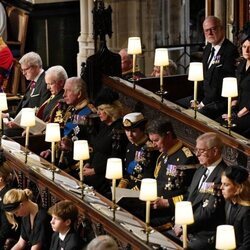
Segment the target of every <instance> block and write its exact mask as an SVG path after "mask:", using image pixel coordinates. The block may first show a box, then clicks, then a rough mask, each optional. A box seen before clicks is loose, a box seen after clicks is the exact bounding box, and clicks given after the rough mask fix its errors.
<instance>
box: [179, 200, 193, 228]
mask: <svg viewBox="0 0 250 250" xmlns="http://www.w3.org/2000/svg"><path fill="white" fill-rule="evenodd" d="M192 223H194V215H193V208H192V204H191V202H190V201H180V202H177V203H176V204H175V224H177V225H189V224H192Z"/></svg>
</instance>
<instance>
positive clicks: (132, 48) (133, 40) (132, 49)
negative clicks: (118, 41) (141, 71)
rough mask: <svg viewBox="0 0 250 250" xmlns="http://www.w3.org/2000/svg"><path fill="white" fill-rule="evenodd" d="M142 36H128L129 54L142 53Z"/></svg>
mask: <svg viewBox="0 0 250 250" xmlns="http://www.w3.org/2000/svg"><path fill="white" fill-rule="evenodd" d="M141 52H142V51H141V38H140V37H129V38H128V54H130V55H137V54H141Z"/></svg>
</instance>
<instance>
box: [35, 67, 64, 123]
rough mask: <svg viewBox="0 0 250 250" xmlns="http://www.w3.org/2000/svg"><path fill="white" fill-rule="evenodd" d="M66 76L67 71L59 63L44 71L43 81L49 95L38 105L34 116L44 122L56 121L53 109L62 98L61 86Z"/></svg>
mask: <svg viewBox="0 0 250 250" xmlns="http://www.w3.org/2000/svg"><path fill="white" fill-rule="evenodd" d="M67 78H68V75H67V72H66V71H65V69H64V68H63V67H62V66H60V65H57V66H53V67H51V68H49V69H48V70H47V71H46V72H45V82H46V84H47V88H48V89H49V90H50V92H51V96H50V98H48V99H47V100H46V101H45V102H44V103H43V104H42V105H41V106H40V108H39V109H38V111H37V113H36V116H37V117H39V118H40V119H41V120H43V121H44V122H56V121H55V115H56V114H54V112H55V111H54V110H55V109H57V108H58V107H57V106H58V105H60V104H59V102H60V101H61V100H62V99H63V93H64V90H63V87H64V84H65V81H66V80H67Z"/></svg>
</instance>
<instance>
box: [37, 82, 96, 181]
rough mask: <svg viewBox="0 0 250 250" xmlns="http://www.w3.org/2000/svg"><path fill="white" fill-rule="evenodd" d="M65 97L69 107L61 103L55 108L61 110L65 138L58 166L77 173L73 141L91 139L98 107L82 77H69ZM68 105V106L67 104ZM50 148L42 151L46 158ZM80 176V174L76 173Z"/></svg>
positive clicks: (65, 87)
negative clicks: (93, 101) (63, 106)
mask: <svg viewBox="0 0 250 250" xmlns="http://www.w3.org/2000/svg"><path fill="white" fill-rule="evenodd" d="M63 98H64V101H65V103H66V104H67V105H68V108H66V110H65V109H62V107H61V106H60V105H59V106H57V109H55V110H54V112H55V113H56V112H57V111H59V112H61V115H62V125H63V127H64V129H63V138H62V140H61V142H60V143H59V148H60V150H59V154H58V155H60V157H59V158H58V159H57V161H58V163H57V164H58V166H59V167H60V168H62V169H66V170H68V171H69V172H70V173H72V174H73V175H75V169H71V167H72V166H73V165H74V163H75V162H74V160H73V142H74V141H75V140H81V139H82V140H90V139H91V136H92V134H93V133H94V131H95V126H94V121H93V118H92V117H91V116H92V115H93V113H95V112H96V109H95V108H94V106H93V105H92V104H90V103H89V101H88V99H87V90H86V83H85V82H84V81H83V80H82V78H80V77H71V78H68V79H67V80H66V82H65V85H64V94H63ZM65 107H67V106H65ZM50 153H51V152H50V150H46V151H43V152H41V153H40V155H41V156H42V157H44V158H48V157H49V156H50ZM76 176H78V175H76Z"/></svg>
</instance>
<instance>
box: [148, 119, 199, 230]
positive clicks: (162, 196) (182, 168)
mask: <svg viewBox="0 0 250 250" xmlns="http://www.w3.org/2000/svg"><path fill="white" fill-rule="evenodd" d="M147 132H148V134H149V138H150V140H151V141H152V143H153V145H154V146H155V147H157V149H158V150H159V152H160V153H161V154H160V156H159V157H158V160H157V162H156V167H155V170H154V177H155V179H156V180H157V192H158V193H157V195H158V197H159V198H158V199H157V200H156V201H154V202H153V204H152V208H153V210H152V213H151V224H152V225H154V226H162V229H163V228H164V227H165V225H166V226H167V227H168V226H169V222H171V220H172V217H173V216H174V207H175V203H176V202H178V201H181V200H182V199H183V195H184V194H185V193H186V192H187V188H188V186H189V184H190V183H191V180H192V177H193V173H194V171H195V169H196V167H197V165H196V163H197V162H198V161H197V158H196V157H195V155H194V154H193V153H192V152H191V150H190V149H189V148H188V147H186V146H184V145H183V143H182V142H181V141H180V140H178V139H177V137H176V135H175V133H174V130H173V127H172V124H171V123H170V122H169V121H166V120H165V121H164V120H162V119H161V120H155V121H153V122H151V124H150V125H149V127H148V129H147Z"/></svg>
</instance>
